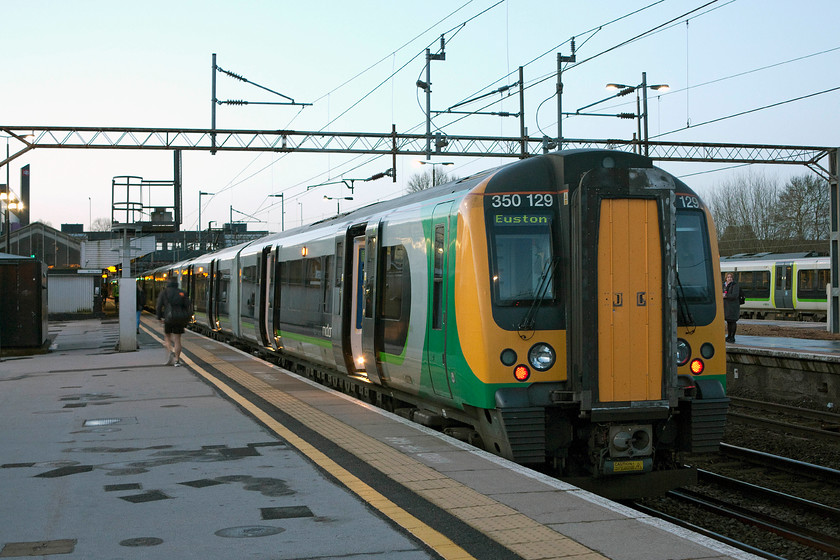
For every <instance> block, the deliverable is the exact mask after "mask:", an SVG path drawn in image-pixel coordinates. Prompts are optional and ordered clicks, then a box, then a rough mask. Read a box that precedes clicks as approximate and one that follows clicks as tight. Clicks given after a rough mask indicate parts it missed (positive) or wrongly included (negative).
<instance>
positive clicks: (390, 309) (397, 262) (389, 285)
mask: <svg viewBox="0 0 840 560" xmlns="http://www.w3.org/2000/svg"><path fill="white" fill-rule="evenodd" d="M384 257H385V259H384V263H383V269H384V271H385V274H384V275H383V276H384V280H385V286H384V287H383V289H382V292H381V293H382V301H381V304H380V310H381V311H380V313H381V316H382V317H383V318H384V319H399V318H400V315H401V314H402V297H403V284H404V283H407V282H409V280H410V279H409V278H408V276H407V275H406V274H405V272H406V271H407V265H408V260H407V259H406V254H405V247H403V246H402V245H394V246H392V247H385V254H384Z"/></svg>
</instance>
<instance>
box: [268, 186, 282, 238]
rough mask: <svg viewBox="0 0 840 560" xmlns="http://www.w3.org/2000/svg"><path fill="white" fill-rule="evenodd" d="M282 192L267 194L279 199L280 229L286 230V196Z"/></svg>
mask: <svg viewBox="0 0 840 560" xmlns="http://www.w3.org/2000/svg"><path fill="white" fill-rule="evenodd" d="M283 194H285V193H280V194H270V195H268V197H269V198H279V199H280V231H286V197H285V196H283Z"/></svg>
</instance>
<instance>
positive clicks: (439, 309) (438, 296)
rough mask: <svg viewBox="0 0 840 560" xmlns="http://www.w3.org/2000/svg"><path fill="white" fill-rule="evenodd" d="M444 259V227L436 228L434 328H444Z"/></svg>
mask: <svg viewBox="0 0 840 560" xmlns="http://www.w3.org/2000/svg"><path fill="white" fill-rule="evenodd" d="M443 258H444V226H443V224H439V225H436V226H435V241H434V259H433V260H434V276H433V278H432V328H433V329H436V330H438V329H441V328H442V327H443Z"/></svg>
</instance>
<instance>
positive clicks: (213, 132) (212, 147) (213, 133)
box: [210, 53, 216, 155]
mask: <svg viewBox="0 0 840 560" xmlns="http://www.w3.org/2000/svg"><path fill="white" fill-rule="evenodd" d="M212 83H213V86H212V90H213V94H212V95H213V98H212V99H211V100H210V154H211V155H216V53H213V82H212Z"/></svg>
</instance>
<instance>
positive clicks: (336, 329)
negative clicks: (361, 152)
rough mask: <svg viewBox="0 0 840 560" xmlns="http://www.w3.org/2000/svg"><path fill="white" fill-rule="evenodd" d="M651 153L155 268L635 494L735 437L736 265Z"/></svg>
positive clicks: (484, 443) (281, 359) (300, 358)
mask: <svg viewBox="0 0 840 560" xmlns="http://www.w3.org/2000/svg"><path fill="white" fill-rule="evenodd" d="M714 232H715V227H714V223H713V221H712V217H711V215H710V213H709V211H708V209H707V208H706V206H705V205H704V203H703V201H702V200H701V199H700V197H698V196H697V194H696V193H695V192H694V191H692V190H691V189H690V188H689V187H688V186H687V185H686V184H684V183H683V182H682V181H680V180H679V179H677V178H676V177H674V176H672V175H670V174H668V173H667V172H665V171H663V170H662V169H659V168H657V167H654V166H653V164H652V161H651V160H650V159H649V158H647V157H644V156H641V155H637V154H632V153H625V152H618V151H611V150H567V151H559V152H553V153H546V154H542V155H538V156H533V157H529V158H526V159H522V160H518V161H517V162H515V163H510V164H507V165H503V166H500V167H496V168H493V169H490V170H487V171H484V172H481V173H477V174H475V175H472V176H470V177H467V178H463V179H459V180H457V181H454V182H450V183H447V184H443V185H439V186H435V187H433V188H429V189H426V190H423V191H421V192H418V193H413V194H409V195H406V196H402V197H400V198H397V199H394V200H389V201H383V202H378V203H375V204H371V205H369V206H365V207H362V208H359V209H356V210H353V211H350V212H347V213H343V214H340V215H337V216H335V217H331V218H329V219H325V220H322V221H319V222H317V223H313V224H309V225H304V226H302V227H299V228H296V229H293V230H289V231H285V232H281V233H278V234H271V235H269V236H267V237H264V238H262V239H260V240H257V241H253V242H249V243H244V244H241V245H238V246H235V247H230V248H227V249H224V250H220V251H218V252H214V253H209V254H205V255H203V256H200V257H197V258H194V259H191V260H188V261H185V262H180V263H175V264H173V265H171V266H167V267H163V268H160V269H156V270H152V271H149V272H147V273H146V274H144V275H143V276H142V277H141V278H140V279H139V280H140V281H141V282H142V283H143V286H144V287H143V289H144V290H146V292H147V301H148V302H150V303H151V304H152V305H154V303H153V302H155V301H156V298H157V294H158V293H159V292H160V291H161V290H162V289H163V288H164V286H165V283H166V280H167V278H169V277H172V276H176V277H177V278H178V280H179V283H180V286H181V288H182V289H185V290H186V291H187V292H188V294H189V295H190V297H191V298H192V299H193V302H194V308H195V316H194V324H193V326H192V328H194V329H196V330H198V331H201V332H203V333H205V334H207V335H209V336H212V337H215V338H217V339H220V340H224V341H226V342H230V343H233V344H237V345H240V346H243V347H247V348H248V349H249V350H250V351H253V352H259V353H261V354H262V355H264V356H266V357H267V358H268V359H271V360H273V361H275V362H276V363H278V364H280V365H282V366H283V367H285V368H287V369H289V370H291V371H293V372H296V373H299V374H301V375H304V376H307V377H309V378H312V379H315V380H317V381H319V382H321V383H324V384H326V385H329V386H331V387H334V388H337V389H341V390H343V391H345V392H347V393H350V394H353V395H355V396H356V397H358V398H360V399H363V400H365V401H368V402H371V403H375V404H377V405H379V406H381V407H383V408H385V409H387V410H390V411H394V412H396V413H398V414H401V415H403V416H405V417H407V418H410V419H412V420H413V421H415V422H419V423H420V424H423V425H425V426H429V427H433V428H435V429H438V430H442V431H443V432H444V433H446V434H448V435H450V436H453V437H456V438H458V439H461V440H463V441H468V442H470V443H472V444H474V445H476V446H478V447H480V448H482V449H485V450H487V451H489V452H491V453H494V454H497V455H499V456H501V457H504V458H507V459H509V460H512V461H515V462H517V463H520V464H523V465H528V466H533V467H535V468H538V469H545V470H546V471H549V472H552V473H555V474H556V475H558V476H559V477H560V478H562V479H564V480H568V481H570V482H572V483H574V484H576V485H577V486H579V487H583V488H586V489H589V490H592V491H595V492H598V493H599V494H602V495H605V496H609V497H611V498H615V499H625V498H626V499H629V498H636V497H642V496H651V495H659V494H661V493H663V492H665V491H666V490H668V489H671V488H674V487H678V486H684V485H688V484H692V483H693V482H694V481H695V480H696V471H695V470H694V469H693V468H691V467H690V466H687V465H686V464H685V456H686V454H687V453H705V452H712V451H716V450H717V448H718V444H719V441H720V438H721V437H722V434H723V429H724V425H725V417H726V410H727V406H728V398H727V397H726V393H725V380H726V377H725V376H726V357H725V343H724V340H723V336H724V322H723V316H722V311H721V310H722V300H721V290H722V288H721V279H720V271H719V262H720V261H719V254H718V248H717V241H716V236H715V235H714Z"/></svg>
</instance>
